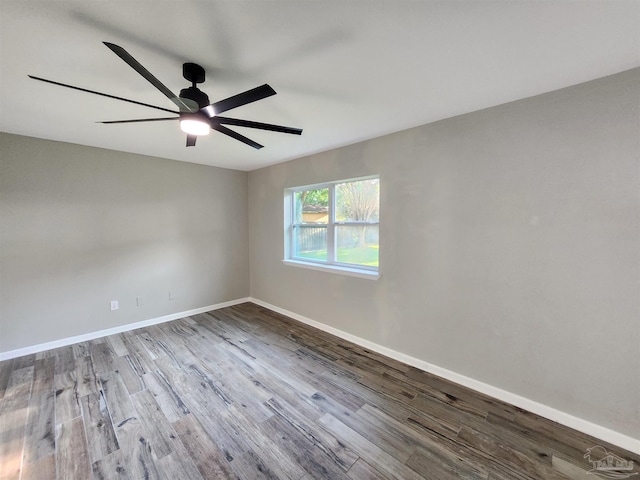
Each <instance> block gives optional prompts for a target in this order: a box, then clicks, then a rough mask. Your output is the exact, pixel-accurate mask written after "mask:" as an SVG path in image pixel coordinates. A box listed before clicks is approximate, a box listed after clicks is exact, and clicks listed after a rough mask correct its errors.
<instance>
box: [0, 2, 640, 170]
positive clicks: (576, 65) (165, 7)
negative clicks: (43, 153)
mask: <svg viewBox="0 0 640 480" xmlns="http://www.w3.org/2000/svg"><path fill="white" fill-rule="evenodd" d="M0 41H1V43H0V48H1V50H0V62H1V64H0V66H1V69H0V71H1V73H0V75H1V77H0V95H1V96H0V115H1V116H0V130H1V131H4V132H9V133H16V134H21V135H28V136H33V137H39V138H46V139H53V140H60V141H65V142H71V143H77V144H82V145H91V146H96V147H102V148H109V149H113V150H121V151H126V152H134V153H141V154H146V155H154V156H159V157H165V158H171V159H175V160H182V161H187V162H195V163H202V164H208V165H216V166H221V167H227V168H234V169H238V170H252V169H255V168H259V167H262V166H266V165H270V164H274V163H278V162H282V161H286V160H290V159H293V158H297V157H301V156H304V155H308V154H312V153H316V152H320V151H324V150H328V149H332V148H336V147H340V146H343V145H347V144H351V143H355V142H358V141H361V140H365V139H369V138H372V137H376V136H379V135H384V134H386V133H391V132H395V131H398V130H402V129H406V128H409V127H413V126H417V125H422V124H425V123H429V122H433V121H436V120H439V119H443V118H447V117H451V116H454V115H458V114H462V113H467V112H471V111H474V110H478V109H482V108H486V107H490V106H494V105H498V104H501V103H505V102H509V101H513V100H517V99H520V98H524V97H528V96H532V95H536V94H539V93H543V92H547V91H551V90H555V89H558V88H562V87H566V86H569V85H574V84H577V83H580V82H584V81H588V80H591V79H594V78H599V77H603V76H606V75H610V74H613V73H616V72H620V71H623V70H627V69H630V68H634V67H638V66H640V1H638V0H632V1H624V0H598V1H584V0H583V1H568V0H566V1H565V0H563V1H553V0H547V1H538V0H528V1H517V0H497V1H472V0H468V1H430V0H424V1H400V0H398V1H376V0H371V1H365V0H352V1H344V0H341V1H338V0H308V1H301V0H292V1H290V0H268V1H267V0H262V1H246V0H233V1H231V0H226V1H187V0H184V1H177V0H175V1H150V0H148V1H127V2H123V1H107V0H103V1H42V2H35V1H28V0H19V1H13V0H0ZM103 41H109V42H112V43H116V44H118V45H120V46H122V47H123V48H125V49H126V50H127V51H129V53H131V54H132V55H133V56H134V57H135V58H136V59H137V60H138V61H139V62H140V63H142V64H143V65H144V66H145V67H146V68H147V69H148V70H150V71H151V72H152V73H153V74H154V75H155V76H156V77H157V78H158V79H159V80H160V81H161V82H163V83H164V84H165V85H167V86H168V87H169V88H170V89H171V90H172V91H173V92H176V93H177V92H179V90H180V89H181V88H185V87H187V86H188V83H187V82H186V81H185V80H184V79H183V78H182V63H184V62H187V61H190V62H195V63H199V64H200V65H202V66H203V67H204V68H205V69H206V71H207V80H206V82H205V83H204V84H203V85H201V89H202V90H203V91H204V92H206V93H207V94H208V95H209V98H210V100H211V101H212V102H213V101H217V100H221V99H223V98H226V97H229V96H231V95H235V94H236V93H239V92H241V91H245V90H248V89H250V88H253V87H255V86H258V85H261V84H263V83H269V84H270V85H271V86H272V87H273V88H274V89H275V90H276V91H277V92H278V95H275V96H272V97H269V98H267V99H264V100H261V101H259V102H256V103H252V104H249V105H245V106H243V107H240V108H237V109H235V110H231V111H229V112H226V113H225V114H224V115H226V116H230V117H236V118H243V119H249V120H255V121H260V122H266V123H275V124H281V125H287V126H292V127H299V128H303V129H304V132H303V134H302V136H301V137H298V136H295V135H287V134H282V133H275V132H264V131H259V130H251V129H246V128H240V127H232V128H234V129H236V130H237V131H238V132H240V133H242V134H244V135H246V136H248V137H249V138H252V139H254V140H256V141H257V142H259V143H262V144H263V145H265V148H263V149H261V150H254V149H253V148H251V147H249V146H247V145H244V144H242V143H240V142H238V141H236V140H233V139H230V138H228V137H226V136H224V135H222V134H220V133H218V132H211V135H209V136H207V137H201V138H199V140H198V144H197V146H196V147H191V148H185V136H184V134H183V133H182V132H181V131H180V129H179V127H178V125H177V122H176V123H174V122H151V123H144V124H143V123H137V124H128V125H103V124H98V123H95V122H96V121H99V120H117V119H129V118H147V117H154V116H159V117H163V116H166V114H164V113H163V112H160V111H156V110H152V109H149V108H146V107H141V106H137V105H132V104H129V103H125V102H121V101H117V100H112V99H108V98H104V97H100V96H96V95H91V94H88V93H83V92H77V91H74V90H70V89H66V88H62V87H57V86H53V85H49V84H45V83H42V82H37V81H35V80H31V79H29V78H27V75H28V74H32V75H35V76H40V77H44V78H48V79H52V80H56V81H59V82H63V83H69V84H72V85H77V86H80V87H84V88H88V89H92V90H98V91H101V92H106V93H110V94H113V95H117V96H121V97H125V98H131V99H135V100H138V101H141V102H145V103H150V104H154V105H158V106H163V107H166V108H174V106H173V104H172V103H171V102H170V101H169V100H168V99H167V98H166V97H164V96H163V95H162V94H161V93H160V92H159V91H157V90H155V89H154V87H153V86H151V85H150V84H149V83H148V82H147V81H146V80H144V79H143V78H142V77H141V76H139V75H138V74H137V73H136V72H135V71H134V70H133V69H131V68H130V67H129V66H128V65H127V64H126V63H125V62H123V61H122V60H121V59H120V58H118V57H117V56H116V55H115V54H114V53H112V52H111V51H110V50H109V49H108V48H107V47H105V46H104V45H103V44H102V42H103Z"/></svg>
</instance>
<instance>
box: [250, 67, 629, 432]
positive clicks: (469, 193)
mask: <svg viewBox="0 0 640 480" xmlns="http://www.w3.org/2000/svg"><path fill="white" fill-rule="evenodd" d="M639 85H640V70H638V69H636V70H632V71H628V72H624V73H621V74H618V75H614V76H611V77H607V78H603V79H599V80H596V81H593V82H589V83H586V84H582V85H578V86H575V87H571V88H568V89H564V90H560V91H557V92H552V93H549V94H546V95H542V96H538V97H533V98H529V99H525V100H522V101H518V102H514V103H510V104H506V105H503V106H499V107H495V108H491V109H487V110H483V111H479V112H475V113H471V114H468V115H464V116H460V117H456V118H451V119H448V120H444V121H441V122H437V123H434V124H430V125H426V126H423V127H419V128H415V129H411V130H407V131H403V132H399V133H396V134H392V135H388V136H385V137H380V138H376V139H373V140H370V141H367V142H363V143H359V144H356V145H352V146H349V147H345V148H341V149H338V150H334V151H329V152H325V153H321V154H317V155H314V156H311V157H307V158H303V159H299V160H295V161H292V162H288V163H284V164H280V165H276V166H273V167H269V168H265V169H261V170H256V171H253V172H250V173H249V222H250V225H251V229H250V251H251V254H250V255H251V257H250V260H251V295H252V296H253V297H255V298H257V299H259V300H263V301H265V302H268V303H270V304H272V305H275V306H278V307H281V308H284V309H287V310H289V311H292V312H295V313H297V314H300V315H304V316H306V317H309V318H311V319H313V320H316V321H319V322H322V323H324V324H326V325H329V326H332V327H335V328H338V329H341V330H343V331H346V332H348V333H350V334H353V335H357V336H359V337H361V338H363V339H366V340H369V341H371V342H375V343H377V344H380V345H383V346H385V347H388V348H391V349H393V350H396V351H398V352H401V353H404V354H407V355H411V356H413V357H416V358H418V359H421V360H424V361H427V362H429V363H432V364H434V365H437V366H439V367H443V368H446V369H449V370H452V371H454V372H457V373H459V374H462V375H466V376H468V377H471V378H473V379H476V380H479V381H482V382H486V383H488V384H490V385H493V386H495V387H499V388H503V389H505V390H507V391H510V392H512V393H515V394H519V395H522V396H524V397H526V398H529V399H531V400H534V401H538V402H540V403H543V404H545V405H548V406H550V407H553V408H556V409H559V410H561V411H564V412H567V413H570V414H573V415H575V416H577V417H580V418H583V419H586V420H589V421H591V422H594V423H596V424H599V425H602V426H605V427H608V428H611V429H613V430H616V431H618V432H620V433H623V434H627V435H630V436H632V437H635V438H637V437H638V432H640V360H639V358H640V357H639V355H638V351H639V346H640V305H639V292H640V284H639V283H640V270H639V269H640V249H639V245H640V243H639V240H640V238H639V232H640V222H639V211H640V209H639V191H640V190H639V187H640V185H639V179H638V176H639V168H638V166H639V165H638V159H639V158H640V143H639V136H638V133H639V131H640V130H639V128H640V118H639V116H640V113H639V108H640V103H639V100H640V91H639ZM390 114H393V112H390ZM370 174H380V177H381V213H380V218H381V226H380V272H381V275H382V276H381V278H380V279H379V280H378V281H371V280H365V279H359V278H353V277H347V276H341V275H337V274H331V273H324V272H318V271H313V270H305V269H301V268H296V267H291V266H287V265H283V264H282V262H281V260H282V258H283V236H284V233H283V189H284V188H285V187H291V186H296V185H306V184H311V183H316V182H321V181H328V180H337V179H343V178H351V177H357V176H364V175H370Z"/></svg>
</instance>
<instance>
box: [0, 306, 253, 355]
mask: <svg viewBox="0 0 640 480" xmlns="http://www.w3.org/2000/svg"><path fill="white" fill-rule="evenodd" d="M249 301H251V300H250V299H249V297H245V298H238V299H236V300H230V301H228V302H222V303H216V304H215V305H208V306H206V307H200V308H194V309H193V310H187V311H186V312H178V313H172V314H170V315H164V316H162V317H157V318H150V319H149V320H142V321H140V322H135V323H127V324H125V325H120V326H117V327H113V328H107V329H104V330H97V331H95V332H90V333H85V334H83V335H76V336H75V337H68V338H61V339H60V340H54V341H52V342H46V343H40V344H38V345H31V346H29V347H24V348H18V349H16V350H9V351H8V352H0V361H3V360H9V359H11V358H16V357H22V356H23V355H30V354H32V353H38V352H43V351H45V350H51V349H52V348H59V347H66V346H68V345H73V344H74V343H79V342H86V341H87V340H95V339H96V338H101V337H106V336H109V335H114V334H116V333H121V332H128V331H129V330H135V329H136V328H143V327H148V326H151V325H157V324H158V323H164V322H170V321H171V320H178V319H179V318H184V317H188V316H190V315H197V314H199V313H205V312H210V311H211V310H218V309H220V308H224V307H230V306H232V305H238V304H239V303H245V302H249Z"/></svg>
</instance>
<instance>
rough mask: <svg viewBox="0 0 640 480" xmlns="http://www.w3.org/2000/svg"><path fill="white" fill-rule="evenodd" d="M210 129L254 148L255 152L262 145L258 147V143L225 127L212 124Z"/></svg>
mask: <svg viewBox="0 0 640 480" xmlns="http://www.w3.org/2000/svg"><path fill="white" fill-rule="evenodd" d="M211 128H213V129H214V130H217V131H218V132H220V133H224V134H225V135H228V136H230V137H231V138H235V139H236V140H240V141H241V142H242V143H246V144H247V145H249V146H251V147H253V148H255V149H256V150H259V149H261V148H262V147H264V145H260V144H259V143H256V142H254V141H253V140H251V139H250V138H247V137H245V136H244V135H240V134H239V133H238V132H234V131H233V130H231V129H229V128H227V127H225V126H224V125H220V124H217V123H214V122H212V123H211Z"/></svg>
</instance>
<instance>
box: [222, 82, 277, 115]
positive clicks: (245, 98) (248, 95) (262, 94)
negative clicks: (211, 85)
mask: <svg viewBox="0 0 640 480" xmlns="http://www.w3.org/2000/svg"><path fill="white" fill-rule="evenodd" d="M275 94H276V91H275V90H274V89H273V88H271V87H270V86H269V85H267V84H266V83H265V84H264V85H261V86H259V87H256V88H252V89H251V90H247V91H246V92H242V93H239V94H237V95H234V96H233V97H229V98H225V99H224V100H220V101H219V102H216V103H212V104H211V106H213V109H214V110H215V112H216V114H218V113H222V112H226V111H227V110H231V109H232V108H236V107H241V106H242V105H246V104H247V103H251V102H256V101H258V100H262V99H263V98H267V97H270V96H271V95H275Z"/></svg>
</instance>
